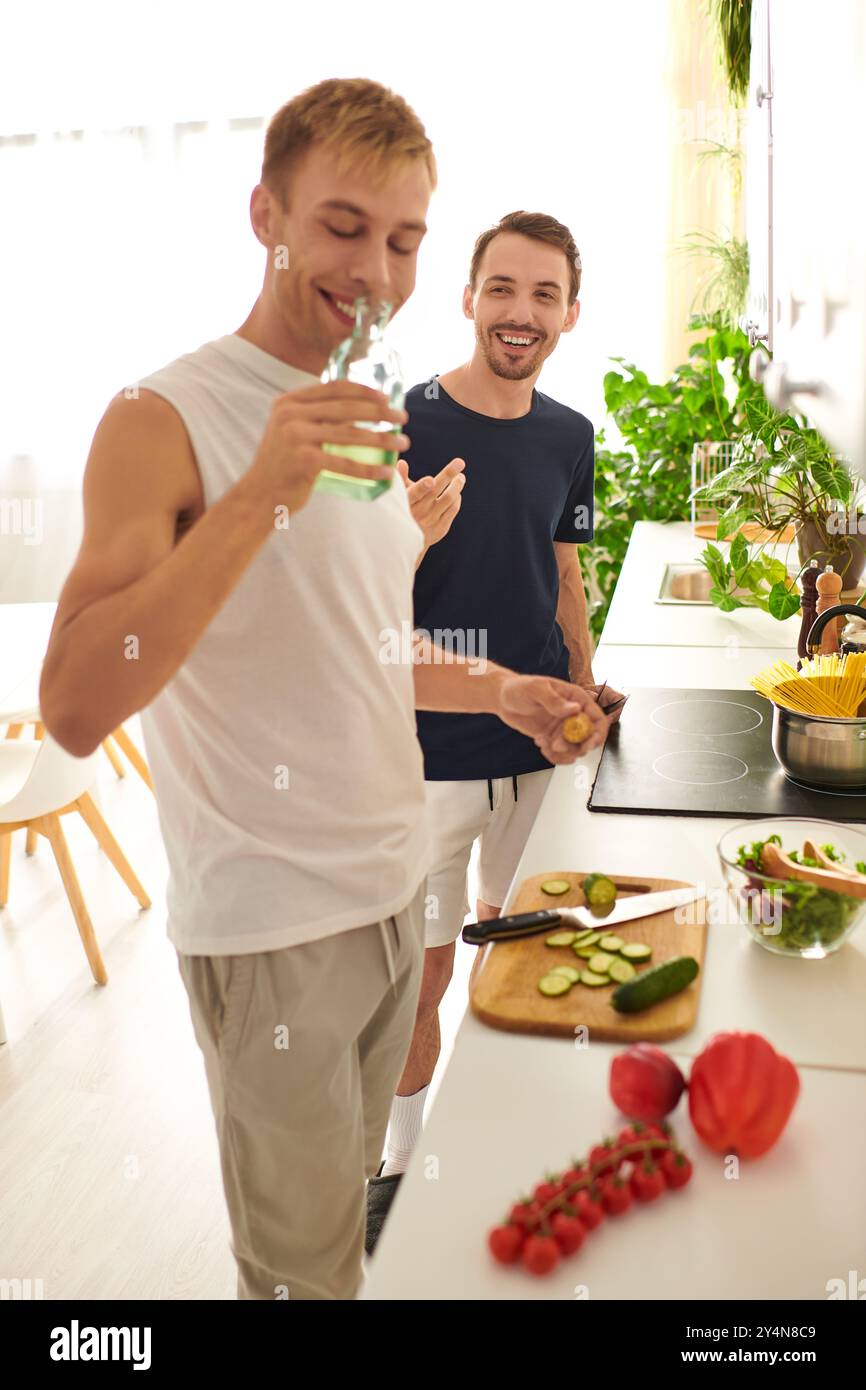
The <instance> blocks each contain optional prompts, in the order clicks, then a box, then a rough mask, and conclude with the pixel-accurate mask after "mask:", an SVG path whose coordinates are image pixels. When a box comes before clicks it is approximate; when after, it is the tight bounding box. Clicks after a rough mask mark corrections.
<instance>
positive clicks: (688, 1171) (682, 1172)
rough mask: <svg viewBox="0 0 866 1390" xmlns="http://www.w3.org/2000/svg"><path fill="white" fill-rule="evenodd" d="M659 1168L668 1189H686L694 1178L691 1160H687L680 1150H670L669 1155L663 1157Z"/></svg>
mask: <svg viewBox="0 0 866 1390" xmlns="http://www.w3.org/2000/svg"><path fill="white" fill-rule="evenodd" d="M659 1167H660V1168H661V1170H662V1173H663V1174H664V1179H665V1182H666V1183H667V1185H668V1187H685V1185H686V1183H687V1182H688V1180H689V1178H690V1177H691V1176H692V1163H691V1159H689V1158H687V1157H686V1155H685V1154H684V1153H682V1152H681V1151H680V1150H679V1149H668V1151H667V1153H666V1154H664V1155H663V1156H662V1160H661V1163H660V1164H659Z"/></svg>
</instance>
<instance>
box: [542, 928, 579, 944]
mask: <svg viewBox="0 0 866 1390" xmlns="http://www.w3.org/2000/svg"><path fill="white" fill-rule="evenodd" d="M574 938H575V933H574V932H573V931H555V932H554V933H553V936H549V937H548V938H547V940H546V941H545V943H544V944H545V946H571V945H572V943H573V942H574Z"/></svg>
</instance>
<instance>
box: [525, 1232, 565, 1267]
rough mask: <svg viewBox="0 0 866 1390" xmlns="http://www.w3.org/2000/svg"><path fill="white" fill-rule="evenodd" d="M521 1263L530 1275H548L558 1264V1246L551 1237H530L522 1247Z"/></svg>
mask: <svg viewBox="0 0 866 1390" xmlns="http://www.w3.org/2000/svg"><path fill="white" fill-rule="evenodd" d="M523 1263H524V1265H525V1266H526V1268H527V1269H528V1270H529V1272H530V1274H549V1273H550V1271H551V1270H552V1269H555V1268H556V1266H557V1265H558V1264H559V1246H558V1245H557V1243H556V1241H555V1240H554V1239H553V1237H552V1236H530V1237H529V1239H528V1240H527V1242H526V1244H525V1245H524V1247H523Z"/></svg>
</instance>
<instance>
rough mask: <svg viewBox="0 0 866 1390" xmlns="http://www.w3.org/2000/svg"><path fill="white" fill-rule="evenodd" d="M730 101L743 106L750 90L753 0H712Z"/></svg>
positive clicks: (710, 3)
mask: <svg viewBox="0 0 866 1390" xmlns="http://www.w3.org/2000/svg"><path fill="white" fill-rule="evenodd" d="M709 13H710V15H711V16H712V18H713V20H714V21H715V24H716V30H717V34H718V44H719V49H720V52H721V58H722V62H723V64H724V67H725V75H726V77H727V80H728V88H729V89H730V93H731V100H732V101H733V102H734V103H735V104H736V105H741V104H742V103H743V102H744V101H745V99H746V93H747V92H748V90H749V66H750V61H751V55H752V36H751V24H752V0H709Z"/></svg>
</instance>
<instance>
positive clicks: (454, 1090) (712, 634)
mask: <svg viewBox="0 0 866 1390" xmlns="http://www.w3.org/2000/svg"><path fill="white" fill-rule="evenodd" d="M675 530H676V531H679V532H680V535H681V537H682V531H683V528H681V527H678V528H674V527H666V528H663V527H660V526H655V527H649V526H645V527H638V528H636V531H637V532H638V534H637V536H636V540H635V546H634V547H633V549H632V550H630V551H629V557H628V560H627V563H626V565H625V567H624V571H623V577H622V579H621V580H620V586H622V585H623V583H624V584H625V588H624V590H623V591H622V592H623V593H624V594H625V595H626V596H628V595H629V594H633V593H635V592H636V591H638V590H639V589H640V584H639V583H638V580H639V577H640V576H639V574H638V573H636V571H637V570H638V569H639V568H640V567H641V566H644V567H646V566H649V567H652V566H655V568H652V569H651V573H650V572H649V571H648V572H647V573H645V576H644V584H643V588H644V591H645V593H644V599H643V602H644V607H643V610H642V616H641V618H640V621H639V627H640V632H639V636H640V641H639V642H635V641H633V640H632V639H633V638H634V637H635V635H636V634H635V632H634V629H633V625H632V624H631V623H630V624H629V628H628V630H626V628H625V627H624V625H623V623H622V622H621V621H620V619H619V618H617V621H616V622H615V623H614V624H613V632H614V633H615V634H616V635H617V636H618V637H619V641H611V640H610V637H609V629H610V628H611V623H608V626H607V627H606V628H605V633H604V639H603V642H602V644H601V645H600V647H599V649H598V652H597V653H596V657H595V660H594V668H595V674H596V677H597V678H598V679H600V680H601V679H605V678H606V679H607V680H608V681H609V682H610V684H611V685H613V686H616V687H618V688H619V689H622V690H629V689H634V688H636V687H638V686H644V687H666V686H667V687H684V688H688V687H691V688H701V687H704V688H716V689H725V688H727V689H740V688H745V687H746V686H747V684H748V678H749V676H750V675H751V674H753V673H754V672H755V671H756V670H758V669H760V668H761V667H762V666H764V665H767V664H768V663H769V662H771V661H774V660H776V659H778V657H779V656H780V655H781V654H782V652H783V651H788V652H789V653H790V651H791V645H790V644H791V643H793V644H794V645H795V644H796V635H797V632H796V630H798V626H799V624H798V621H797V622H795V621H793V620H792V621H791V622H790V623H789V624H785V625H781V624H778V623H777V622H776V621H775V619H772V618H769V617H767V615H765V614H761V613H750V614H748V615H747V616H746V620H745V622H744V623H743V624H740V625H739V628H738V631H737V632H736V633H735V634H734V635H735V637H736V640H735V641H733V642H731V641H730V640H729V638H730V637H731V635H732V634H731V632H730V631H729V629H728V626H727V624H728V622H729V619H728V618H727V617H726V616H725V615H723V614H721V613H717V614H712V613H709V614H708V613H707V610H705V609H700V608H698V609H693V608H692V609H679V610H677V609H670V608H661V607H655V608H654V607H653V605H652V603H651V602H647V596H648V595H649V596H651V595H652V594H654V593H655V592H657V589H658V583H657V578H658V579H659V580H660V572H659V574H658V576H657V575H656V570H657V569H659V568H660V567H659V565H658V563H657V562H658V561H659V559H660V558H661V553H662V549H663V550H664V558H665V559H672V560H676V559H678V558H683V556H682V555H680V556H678V555H676V554H672V553H668V552H669V551H670V550H671V549H672V547H670V546H669V545H668V543H667V535H666V533H668V532H672V531H675ZM659 533H665V534H662V535H660V534H659ZM619 595H620V589H618V591H617V596H618V597H619ZM696 614H697V615H699V616H700V618H701V620H702V624H703V626H702V628H701V636H702V638H703V639H704V640H703V644H702V645H701V646H700V647H695V646H694V645H692V643H693V641H694V638H689V637H688V636H686V635H684V632H683V631H681V630H679V629H678V626H677V625H678V624H680V625H682V627H683V628H685V629H691V631H692V632H693V633H694V631H695V615H696ZM660 615H661V616H660ZM734 616H736V615H734ZM620 617H621V615H620ZM707 619H709V623H708V624H707ZM660 628H661V629H663V631H664V634H665V641H657V640H656V639H657V638H658V634H659V629H660ZM795 629H796V630H795ZM783 633H784V634H785V636H784V639H783V637H782V634H783ZM672 634H673V635H672ZM598 757H599V754H598V753H595V754H593V756H592V761H590V759H587V760H586V764H585V765H581V764H577V765H576V767H575V768H558V769H557V771H556V772H555V774H554V776H553V778H552V779H551V785H550V789H549V791H548V793H547V796H546V797H545V800H544V803H543V805H542V807H541V810H540V812H539V815H538V818H537V820H536V822H535V826H534V827H533V830H532V833H531V835H530V838H529V841H528V843H527V845H526V849H525V851H524V854H523V857H522V859H521V862H520V864H519V866H518V869H517V873H516V875H515V880H514V884H513V885H512V890H511V893H510V894H509V901H508V902H506V904H505V910H506V911H507V910H508V906H509V903H510V900H511V898H512V897H513V895H514V892H515V890H516V888H517V886H518V885H519V884H520V883H521V882H522V880H523V879H524V878H526V877H527V876H528V875H530V874H535V873H544V872H555V871H556V870H565V869H568V868H577V869H590V868H594V867H598V868H603V869H605V870H608V871H613V872H616V871H620V872H622V873H634V874H639V873H651V874H653V875H655V876H660V877H665V876H669V877H672V878H683V879H689V880H705V881H706V882H707V884H708V885H711V884H719V883H720V872H719V869H718V864H717V859H716V850H715V845H716V842H717V840H718V838H719V836H720V835H721V833H722V832H723V830H725V829H727V828H728V827H729V826H730V825H731V824H732V823H733V822H732V821H730V820H724V819H718V820H717V819H709V818H704V817H677V816H670V817H666V816H647V815H640V816H629V815H608V814H600V813H593V812H590V811H588V810H587V808H586V799H587V795H588V789H589V786H591V783H592V780H593V777H594V774H595V767H596V764H597V760H598ZM458 949H466V948H462V947H459V948H458ZM864 1000H866V940H864V936H863V934H862V933H861V935H860V937H859V939H858V938H855V939H854V940H853V941H851V942H849V943H848V944H847V945H846V946H845V948H844V949H843V950H842V951H840V952H839V953H838V954H836V955H834V956H831V957H829V958H828V959H826V960H824V961H801V960H785V959H783V958H780V957H776V956H772V955H770V953H768V952H766V951H764V950H762V949H761V947H760V946H759V945H757V944H756V943H754V942H752V940H751V939H750V938H749V936H748V934H747V932H746V930H745V928H744V927H739V928H713V927H712V926H711V927H710V929H709V934H708V941H707V954H706V959H705V962H704V969H703V983H702V991H701V1002H700V1008H699V1012H698V1019H697V1024H696V1027H695V1028H694V1029H693V1031H692V1032H691V1033H689V1034H687V1035H686V1036H684V1037H682V1038H679V1039H677V1040H676V1041H675V1042H672V1043H670V1044H668V1046H667V1049H666V1050H667V1051H669V1052H670V1053H671V1054H672V1055H673V1056H674V1057H676V1058H677V1059H678V1060H679V1061H680V1063H681V1065H683V1067H684V1069H687V1068H688V1064H689V1061H688V1059H689V1058H692V1057H694V1055H695V1054H696V1053H697V1052H698V1051H700V1049H701V1048H702V1047H703V1045H704V1044H705V1042H706V1040H707V1039H708V1038H709V1037H710V1036H711V1035H712V1034H713V1033H715V1032H718V1031H720V1030H725V1031H727V1030H730V1029H747V1030H749V1031H754V1032H759V1033H763V1034H764V1035H765V1036H767V1037H768V1038H769V1039H770V1041H771V1042H772V1043H773V1044H774V1046H776V1047H777V1048H778V1049H779V1050H780V1051H781V1052H783V1053H785V1054H787V1055H788V1056H789V1057H791V1058H792V1060H793V1061H795V1062H796V1063H797V1065H798V1067H799V1070H800V1078H801V1086H802V1093H801V1096H800V1099H799V1101H798V1104H797V1107H796V1109H795V1112H794V1115H793V1116H792V1119H791V1121H790V1124H789V1127H788V1129H787V1130H786V1131H785V1134H784V1136H783V1138H782V1139H781V1140H780V1142H779V1144H778V1146H777V1147H776V1148H775V1149H774V1150H773V1151H772V1152H771V1154H770V1155H768V1156H767V1157H765V1158H763V1159H761V1160H757V1161H754V1162H752V1163H746V1162H744V1163H743V1164H742V1165H741V1169H740V1177H739V1179H738V1180H736V1181H728V1180H726V1179H725V1177H724V1176H723V1173H722V1170H721V1166H720V1164H719V1161H718V1159H717V1158H716V1157H715V1156H714V1155H713V1154H711V1153H710V1152H709V1150H707V1149H705V1148H704V1147H703V1145H701V1143H700V1141H699V1140H698V1138H697V1135H696V1134H695V1133H694V1131H693V1130H692V1127H691V1124H690V1122H689V1120H688V1118H687V1115H686V1114H685V1103H684V1102H681V1105H680V1107H679V1108H678V1109H677V1111H676V1112H675V1115H674V1116H673V1117H672V1118H673V1120H674V1124H675V1128H676V1130H677V1133H678V1135H679V1137H680V1139H681V1140H682V1142H683V1144H684V1146H685V1147H686V1149H687V1151H688V1152H689V1153H690V1155H691V1156H692V1158H693V1160H694V1162H695V1176H694V1178H693V1180H692V1182H691V1183H690V1184H689V1186H688V1187H687V1188H686V1189H685V1190H684V1191H683V1192H680V1193H670V1194H666V1195H665V1196H664V1197H662V1198H661V1199H660V1200H659V1202H658V1203H656V1204H654V1205H653V1206H651V1207H648V1208H646V1209H643V1208H641V1209H640V1210H639V1211H637V1212H634V1213H629V1214H628V1215H627V1216H626V1217H624V1218H623V1222H622V1224H621V1225H620V1224H618V1223H617V1222H616V1221H609V1222H606V1223H605V1226H604V1227H602V1229H601V1230H600V1231H599V1232H597V1233H595V1234H593V1235H592V1236H590V1238H589V1239H588V1240H587V1242H586V1244H585V1245H584V1247H583V1249H582V1250H581V1251H580V1253H579V1254H578V1255H577V1256H576V1257H574V1258H572V1259H570V1260H565V1261H563V1262H562V1264H561V1265H560V1267H559V1269H558V1270H557V1272H556V1273H555V1274H554V1275H553V1276H552V1277H551V1278H547V1279H533V1278H532V1277H531V1276H529V1275H523V1274H521V1273H519V1272H517V1271H515V1270H509V1269H503V1268H501V1267H499V1266H497V1265H496V1264H495V1263H494V1262H493V1260H492V1259H491V1258H490V1256H489V1255H488V1253H487V1251H486V1248H485V1233H486V1232H487V1230H488V1229H489V1228H490V1226H492V1225H494V1224H496V1223H497V1221H498V1220H500V1219H501V1218H502V1216H503V1215H504V1213H505V1211H506V1210H507V1208H508V1206H509V1204H510V1202H511V1201H513V1200H514V1199H515V1198H516V1197H517V1196H518V1195H519V1194H520V1193H522V1192H525V1191H526V1190H527V1189H528V1188H529V1187H530V1186H531V1185H532V1184H534V1183H535V1182H538V1181H539V1180H540V1179H541V1177H542V1176H543V1175H544V1172H545V1171H546V1170H548V1169H557V1168H562V1167H564V1166H566V1164H567V1162H568V1161H569V1159H570V1158H571V1157H572V1156H575V1155H578V1156H579V1155H580V1153H581V1151H584V1150H586V1149H587V1148H588V1147H589V1146H590V1145H591V1144H592V1143H594V1142H597V1141H599V1140H600V1139H601V1138H602V1136H603V1135H604V1134H606V1133H609V1132H610V1131H611V1130H615V1129H616V1128H617V1127H618V1125H620V1124H621V1123H622V1120H621V1117H618V1116H617V1115H616V1112H615V1110H614V1108H613V1106H612V1104H611V1102H610V1100H609V1098H608V1094H607V1075H608V1068H609V1065H610V1060H611V1058H612V1057H613V1056H614V1055H615V1054H616V1052H617V1051H619V1050H621V1047H622V1045H621V1044H607V1043H600V1042H599V1043H593V1042H592V1041H591V1040H590V1043H589V1046H588V1048H586V1049H585V1050H581V1049H578V1048H575V1047H574V1046H573V1044H572V1043H571V1042H570V1041H569V1040H566V1039H559V1038H540V1037H531V1036H528V1035H520V1034H513V1033H505V1032H498V1031H496V1030H494V1029H491V1028H487V1027H485V1026H484V1025H483V1024H481V1023H479V1022H478V1020H477V1019H475V1018H474V1016H473V1015H472V1014H470V1013H469V1012H467V1013H466V1015H465V1017H464V1019H463V1022H462V1024H461V1026H460V1031H459V1034H458V1037H457V1041H456V1044H455V1048H454V1052H453V1055H452V1058H451V1062H450V1064H449V1067H448V1070H447V1071H446V1073H445V1076H444V1078H443V1080H442V1083H441V1085H440V1088H439V1092H438V1094H437V1098H436V1101H435V1104H434V1106H433V1108H432V1113H431V1115H430V1116H429V1119H428V1122H427V1124H426V1126H425V1129H424V1131H423V1133H422V1136H421V1140H420V1143H419V1146H418V1150H417V1151H416V1153H415V1155H414V1157H413V1159H412V1162H411V1165H410V1167H409V1170H408V1172H407V1174H406V1176H405V1178H404V1180H403V1182H402V1184H401V1187H400V1192H399V1194H398V1197H397V1199H396V1201H395V1204H394V1209H393V1212H392V1215H391V1217H390V1219H389V1222H388V1224H387V1225H386V1227H385V1231H384V1234H383V1237H382V1240H381V1241H380V1244H379V1247H378V1249H377V1252H376V1255H375V1258H374V1260H373V1261H372V1263H371V1267H370V1275H369V1279H368V1284H367V1289H366V1293H365V1297H367V1298H371V1299H416V1298H417V1299H499V1298H503V1299H514V1298H518V1299H524V1298H526V1299H551V1298H552V1299H574V1298H575V1297H576V1294H575V1287H576V1286H577V1285H587V1286H588V1290H589V1297H590V1298H618V1299H640V1298H647V1297H652V1298H699V1299H704V1298H746V1299H748V1298H754V1299H772V1298H786V1299H788V1298H809V1299H821V1298H826V1296H827V1290H826V1285H827V1281H828V1280H829V1279H832V1278H843V1279H844V1278H847V1272H848V1270H849V1269H859V1270H860V1271H861V1273H862V1272H863V1271H864V1269H866V1196H864V1191H863V1187H864V1184H863V1181H862V1174H863V1172H864V1168H866V1008H864V1003H863V1001H864ZM837 1159H838V1161H839V1165H840V1166H839V1170H838V1178H839V1180H838V1181H837V1174H836V1173H834V1177H833V1180H832V1181H828V1180H827V1176H826V1175H827V1172H828V1169H829V1168H832V1166H833V1165H834V1164H835V1163H836V1162H837ZM677 1204H680V1205H679V1206H678V1205H677ZM677 1213H679V1214H677ZM419 1252H423V1253H422V1254H419Z"/></svg>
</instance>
